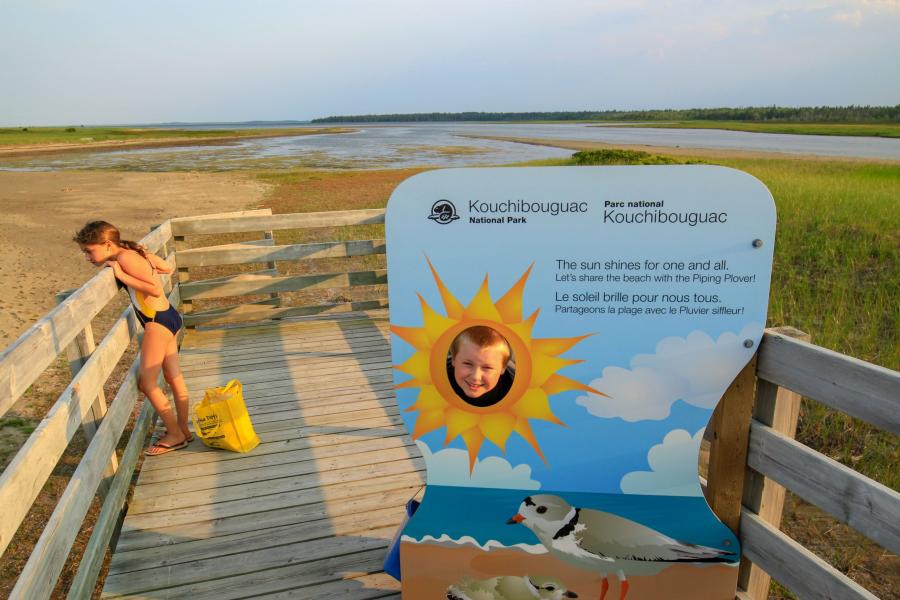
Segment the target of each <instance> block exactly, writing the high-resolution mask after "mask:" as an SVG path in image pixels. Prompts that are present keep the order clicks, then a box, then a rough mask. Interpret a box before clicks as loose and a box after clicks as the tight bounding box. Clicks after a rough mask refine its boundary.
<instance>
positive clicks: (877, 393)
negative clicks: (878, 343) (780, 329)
mask: <svg viewBox="0 0 900 600" xmlns="http://www.w3.org/2000/svg"><path fill="white" fill-rule="evenodd" d="M759 377H761V378H763V379H767V380H769V381H771V382H773V383H775V384H777V385H780V386H783V387H786V388H789V389H791V390H794V391H795V392H797V393H798V394H802V395H803V396H806V397H808V398H813V399H815V400H817V401H819V402H822V403H823V404H827V405H828V406H830V407H832V408H835V409H837V410H840V411H842V412H845V413H847V414H849V415H852V416H854V417H856V418H858V419H862V420H863V421H866V422H868V423H871V424H872V425H875V426H876V427H878V428H880V429H884V430H885V431H890V432H891V433H894V434H898V435H900V372H897V371H892V370H891V369H886V368H884V367H880V366H878V365H873V364H871V363H867V362H865V361H862V360H859V359H857V358H853V357H851V356H845V355H843V354H838V353H837V352H833V351H831V350H827V349H825V348H821V347H819V346H814V345H812V344H807V343H805V342H801V341H797V340H794V339H791V338H790V337H788V336H786V335H782V334H778V333H766V335H765V336H764V338H763V343H762V345H761V346H760V350H759Z"/></svg>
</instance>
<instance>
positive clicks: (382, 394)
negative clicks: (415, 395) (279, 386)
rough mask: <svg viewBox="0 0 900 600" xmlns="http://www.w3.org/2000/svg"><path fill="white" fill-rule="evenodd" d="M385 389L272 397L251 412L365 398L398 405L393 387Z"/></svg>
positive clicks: (346, 402)
mask: <svg viewBox="0 0 900 600" xmlns="http://www.w3.org/2000/svg"><path fill="white" fill-rule="evenodd" d="M382 387H383V388H384V389H379V390H371V389H370V390H366V391H365V392H361V393H359V394H348V395H347V396H346V397H340V398H332V397H330V395H329V396H323V397H319V398H314V399H312V400H309V399H303V400H302V401H301V400H298V399H296V398H292V399H289V400H283V401H276V400H277V397H273V398H272V404H260V405H258V406H254V407H253V409H252V411H251V414H252V415H253V416H256V415H265V414H268V413H273V412H283V411H285V410H290V409H298V410H306V409H308V408H312V407H315V408H316V409H318V408H319V407H321V406H324V405H335V404H341V405H345V404H353V403H356V402H360V401H363V400H378V401H379V404H380V406H397V398H396V395H395V394H394V391H393V389H391V387H390V386H388V385H384V386H382Z"/></svg>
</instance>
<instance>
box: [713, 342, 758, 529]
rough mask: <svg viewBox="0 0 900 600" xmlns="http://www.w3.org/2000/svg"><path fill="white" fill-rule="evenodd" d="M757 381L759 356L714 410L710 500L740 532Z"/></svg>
mask: <svg viewBox="0 0 900 600" xmlns="http://www.w3.org/2000/svg"><path fill="white" fill-rule="evenodd" d="M755 382H756V356H755V355H754V357H753V358H752V359H750V362H748V363H747V365H746V366H744V368H743V369H741V371H740V373H738V375H737V377H735V378H734V381H732V382H731V385H730V386H728V389H727V390H726V391H725V395H724V396H722V400H721V401H720V402H719V405H718V407H716V410H715V411H714V413H713V417H712V426H713V439H712V442H711V444H710V452H709V474H708V477H707V481H708V485H707V488H706V489H707V493H708V495H707V501H708V502H709V506H710V508H712V510H713V512H714V513H715V514H716V515H717V516H718V517H719V519H721V520H722V522H723V523H725V525H727V526H728V527H729V528H730V529H731V530H732V531H734V532H735V533H737V531H738V526H739V524H740V517H741V498H742V494H743V486H744V469H745V465H746V464H747V437H748V434H749V429H750V426H749V423H750V413H751V411H752V410H753V392H754V384H755Z"/></svg>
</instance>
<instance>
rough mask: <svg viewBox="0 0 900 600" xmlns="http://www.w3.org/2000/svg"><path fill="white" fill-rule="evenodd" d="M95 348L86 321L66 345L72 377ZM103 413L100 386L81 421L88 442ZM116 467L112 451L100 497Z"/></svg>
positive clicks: (63, 295) (62, 295)
mask: <svg viewBox="0 0 900 600" xmlns="http://www.w3.org/2000/svg"><path fill="white" fill-rule="evenodd" d="M70 295H71V292H60V293H58V294H56V303H57V304H61V303H62V302H63V301H65V299H66V298H68V297H69V296H70ZM96 348H97V345H96V344H95V343H94V329H93V327H92V326H91V324H90V323H88V325H87V327H85V328H84V330H83V331H82V332H81V333H79V334H78V335H77V336H75V340H74V341H73V342H72V343H71V344H69V345H68V347H66V358H68V360H69V373H70V375H71V376H72V377H75V376H76V375H77V374H78V371H79V370H81V367H82V366H84V363H85V362H87V359H88V358H89V357H90V356H91V354H93V352H94V350H95V349H96ZM105 415H106V394H105V393H104V391H103V388H102V387H101V388H100V390H98V392H97V397H96V398H94V401H93V402H92V403H91V408H90V410H89V411H88V413H87V414H86V415H85V419H84V421H82V423H81V430H82V431H83V432H84V438H85V441H86V442H88V443H90V441H91V440H92V439H93V438H94V433H95V432H96V431H97V427H99V426H100V422H101V421H102V420H103V417H104V416H105ZM117 467H118V459H117V458H116V455H115V453H113V454H112V456H111V457H110V459H109V464H108V465H107V467H106V470H105V471H104V472H103V480H102V481H101V482H100V488H99V494H100V498H101V499H102V498H103V497H105V496H106V493H107V492H108V491H109V485H110V482H111V479H112V477H113V475H115V472H116V468H117Z"/></svg>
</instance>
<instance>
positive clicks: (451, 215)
mask: <svg viewBox="0 0 900 600" xmlns="http://www.w3.org/2000/svg"><path fill="white" fill-rule="evenodd" d="M428 218H429V219H431V220H432V221H434V222H435V223H440V224H441V225H446V224H447V223H452V222H453V221H455V220H457V219H458V218H459V215H458V214H456V207H455V206H453V203H452V202H450V201H449V200H438V201H437V202H435V203H434V204H433V205H432V206H431V214H430V215H428Z"/></svg>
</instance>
